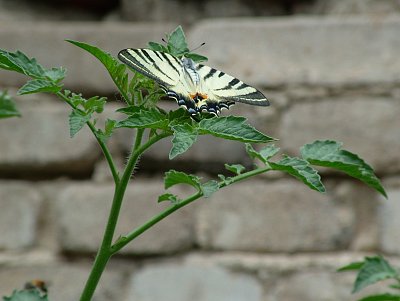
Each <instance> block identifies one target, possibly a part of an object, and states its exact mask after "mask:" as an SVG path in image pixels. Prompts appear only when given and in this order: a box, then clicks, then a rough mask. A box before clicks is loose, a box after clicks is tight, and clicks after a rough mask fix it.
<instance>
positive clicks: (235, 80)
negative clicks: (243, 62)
mask: <svg viewBox="0 0 400 301" xmlns="http://www.w3.org/2000/svg"><path fill="white" fill-rule="evenodd" d="M237 83H240V80H238V79H237V78H234V79H232V80H231V81H230V82H229V83H228V86H231V87H233V86H234V85H236V84H237Z"/></svg>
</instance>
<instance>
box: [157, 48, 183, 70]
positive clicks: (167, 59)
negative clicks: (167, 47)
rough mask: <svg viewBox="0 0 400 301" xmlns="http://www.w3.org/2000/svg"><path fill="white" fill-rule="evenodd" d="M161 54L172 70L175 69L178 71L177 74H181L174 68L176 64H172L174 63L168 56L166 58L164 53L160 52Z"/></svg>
mask: <svg viewBox="0 0 400 301" xmlns="http://www.w3.org/2000/svg"><path fill="white" fill-rule="evenodd" d="M160 53H161V56H162V57H163V58H164V59H165V60H166V61H167V62H168V64H169V65H170V66H171V67H172V68H174V70H175V71H176V73H178V74H180V73H179V71H178V69H176V67H175V66H174V64H172V62H171V61H170V60H169V58H168V56H166V55H165V53H164V52H160ZM173 58H175V57H173ZM175 60H176V59H175ZM177 62H178V61H177Z"/></svg>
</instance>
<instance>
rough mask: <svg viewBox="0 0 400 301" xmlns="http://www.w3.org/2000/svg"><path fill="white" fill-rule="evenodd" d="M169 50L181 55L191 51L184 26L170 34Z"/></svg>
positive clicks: (173, 53)
mask: <svg viewBox="0 0 400 301" xmlns="http://www.w3.org/2000/svg"><path fill="white" fill-rule="evenodd" d="M167 47H168V50H169V52H170V53H171V54H172V55H175V56H181V55H183V54H185V53H186V52H189V49H188V45H187V42H186V37H185V33H184V32H183V29H182V26H180V25H179V26H178V27H177V28H176V29H175V30H174V31H173V32H172V33H171V34H170V35H169V36H168V44H167Z"/></svg>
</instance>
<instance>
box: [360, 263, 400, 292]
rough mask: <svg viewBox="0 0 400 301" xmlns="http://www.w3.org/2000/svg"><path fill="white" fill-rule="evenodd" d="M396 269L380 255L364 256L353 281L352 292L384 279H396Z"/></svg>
mask: <svg viewBox="0 0 400 301" xmlns="http://www.w3.org/2000/svg"><path fill="white" fill-rule="evenodd" d="M398 276H399V275H398V273H397V272H396V270H395V269H394V268H393V267H392V266H391V265H390V264H389V263H388V262H387V261H386V260H385V259H384V258H382V257H381V256H375V257H366V258H365V261H364V264H363V266H362V267H361V269H360V271H359V272H358V275H357V278H356V281H355V283H354V288H353V293H356V292H359V291H360V290H361V289H363V288H364V287H366V286H368V285H371V284H373V283H376V282H378V281H381V280H384V279H390V278H393V279H396V277H398Z"/></svg>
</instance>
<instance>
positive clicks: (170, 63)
mask: <svg viewBox="0 0 400 301" xmlns="http://www.w3.org/2000/svg"><path fill="white" fill-rule="evenodd" d="M118 58H119V59H120V60H121V61H122V62H124V63H125V64H127V65H128V66H130V67H132V68H133V69H135V70H136V71H138V72H139V73H142V74H143V75H145V76H147V77H149V78H151V79H152V80H154V81H156V82H157V83H159V84H160V85H161V86H164V87H165V88H167V89H168V88H171V87H175V86H177V85H179V83H180V81H181V78H182V72H183V66H182V62H181V61H180V60H179V59H178V58H176V57H174V56H172V55H170V54H168V53H164V52H160V51H153V50H149V49H130V48H128V49H124V50H121V51H120V52H119V53H118Z"/></svg>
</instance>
